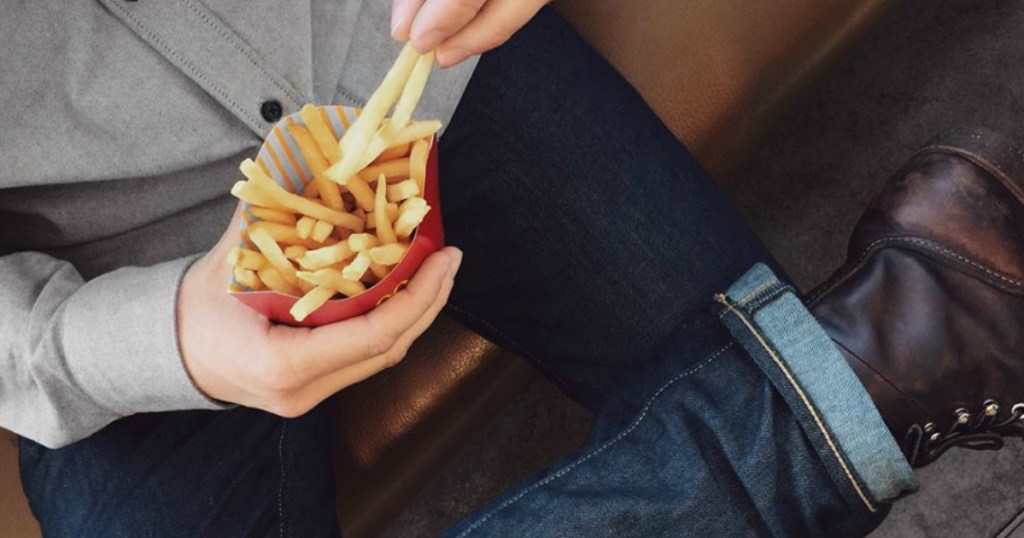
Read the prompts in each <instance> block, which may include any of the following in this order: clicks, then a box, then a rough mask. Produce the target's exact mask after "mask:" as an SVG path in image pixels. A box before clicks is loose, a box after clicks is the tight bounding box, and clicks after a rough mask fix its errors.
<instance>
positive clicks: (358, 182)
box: [345, 175, 373, 211]
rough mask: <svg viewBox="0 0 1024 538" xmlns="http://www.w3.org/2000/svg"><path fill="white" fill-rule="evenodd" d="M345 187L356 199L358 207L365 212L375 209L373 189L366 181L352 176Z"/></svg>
mask: <svg viewBox="0 0 1024 538" xmlns="http://www.w3.org/2000/svg"><path fill="white" fill-rule="evenodd" d="M345 186H346V187H348V190H349V192H351V193H352V196H353V197H354V198H355V202H356V206H358V207H359V208H360V209H362V210H363V211H370V210H372V209H373V189H371V188H370V184H369V183H367V181H366V180H365V179H363V178H362V177H360V176H358V175H355V176H352V177H350V178H348V182H346V183H345Z"/></svg>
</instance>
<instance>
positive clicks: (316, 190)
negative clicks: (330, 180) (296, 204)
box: [302, 181, 320, 200]
mask: <svg viewBox="0 0 1024 538" xmlns="http://www.w3.org/2000/svg"><path fill="white" fill-rule="evenodd" d="M302 196H303V198H309V199H312V200H316V199H317V198H320V187H319V186H318V185H317V184H316V181H310V182H308V183H306V185H305V186H304V187H302Z"/></svg>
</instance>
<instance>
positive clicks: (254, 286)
mask: <svg viewBox="0 0 1024 538" xmlns="http://www.w3.org/2000/svg"><path fill="white" fill-rule="evenodd" d="M234 274H235V282H238V283H239V284H240V285H242V286H245V287H246V288H249V289H251V290H259V289H260V288H262V287H263V283H262V282H260V279H259V277H257V276H256V272H255V271H253V270H251V269H245V268H242V267H238V266H236V267H235V270H234Z"/></svg>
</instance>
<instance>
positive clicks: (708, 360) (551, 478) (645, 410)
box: [456, 342, 733, 538]
mask: <svg viewBox="0 0 1024 538" xmlns="http://www.w3.org/2000/svg"><path fill="white" fill-rule="evenodd" d="M732 345H733V343H732V342H730V343H728V344H726V345H724V346H722V347H721V348H719V349H718V350H717V351H715V352H714V353H712V354H710V355H708V357H707V358H705V359H704V360H703V361H701V362H700V363H698V364H697V365H695V366H693V367H691V368H689V369H688V370H685V371H683V372H680V373H679V374H676V376H675V377H673V378H672V379H670V380H668V381H667V382H666V383H665V384H664V385H662V386H661V387H659V388H658V390H656V391H655V392H654V394H653V395H652V396H651V397H650V398H648V399H647V401H646V402H645V403H644V406H643V409H641V410H640V414H639V415H637V417H636V418H635V419H634V420H633V422H632V423H631V424H630V425H629V426H628V427H627V428H626V429H625V430H623V431H621V432H619V434H618V435H616V436H615V437H614V438H612V439H611V440H609V441H607V442H606V443H604V444H603V445H601V446H599V447H597V448H596V449H594V450H593V451H591V452H589V453H588V454H587V455H586V456H583V457H581V458H580V459H577V460H576V461H574V462H572V463H571V464H570V465H569V466H567V467H565V468H563V469H562V470H560V471H558V472H557V473H555V474H553V475H551V476H549V477H547V478H545V479H543V480H541V481H539V482H536V483H534V484H533V485H531V486H530V487H528V488H526V489H524V490H523V491H521V492H519V494H518V495H516V496H515V497H512V498H511V499H508V500H507V501H505V502H503V503H501V505H499V506H498V507H496V508H495V509H494V510H491V511H490V512H488V513H487V515H485V516H483V517H482V518H480V519H478V520H477V521H476V522H474V523H473V524H472V525H471V526H470V527H469V528H467V529H466V530H464V531H462V532H461V533H459V535H458V536H457V537H456V538H463V537H465V536H468V535H469V533H471V532H473V531H475V530H476V529H478V528H479V527H480V526H481V525H483V524H484V523H485V522H486V521H487V520H488V519H490V518H491V516H493V515H495V514H497V513H498V512H501V511H502V510H504V509H506V508H508V507H509V506H512V505H513V504H515V503H516V502H518V501H519V500H520V499H522V498H523V497H525V496H526V495H527V494H529V493H532V492H534V491H536V490H537V489H539V488H541V487H543V486H545V485H547V484H549V483H551V482H554V481H555V480H557V479H559V478H562V477H563V476H565V475H567V474H569V473H570V472H572V471H573V470H574V469H576V468H577V467H579V466H580V465H582V464H584V463H586V462H587V460H589V459H591V458H593V457H595V456H598V455H600V454H601V453H603V452H604V451H606V450H608V449H609V448H611V447H612V446H613V445H615V444H616V443H618V442H619V441H621V440H622V439H625V438H626V437H627V436H629V434H631V433H633V432H634V431H635V430H636V429H637V428H638V427H640V424H641V423H642V422H643V421H644V419H645V418H647V413H648V412H649V411H650V409H651V407H652V406H653V405H654V401H655V400H657V399H658V397H659V396H661V395H662V393H664V392H665V391H666V390H668V388H669V387H670V386H672V385H673V384H675V383H676V382H677V381H679V380H681V379H683V378H685V377H687V376H690V375H692V374H694V373H696V372H697V371H699V370H701V369H702V368H704V367H705V366H707V365H708V364H711V362H712V361H714V360H715V359H716V358H718V357H719V356H721V355H722V353H725V352H726V350H728V349H729V348H730V347H732Z"/></svg>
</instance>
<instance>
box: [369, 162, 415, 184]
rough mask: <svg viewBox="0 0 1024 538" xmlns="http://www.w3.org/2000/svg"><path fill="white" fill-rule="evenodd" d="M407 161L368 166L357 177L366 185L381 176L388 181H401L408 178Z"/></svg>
mask: <svg viewBox="0 0 1024 538" xmlns="http://www.w3.org/2000/svg"><path fill="white" fill-rule="evenodd" d="M409 162H410V161H409V159H395V160H393V161H388V162H385V163H380V164H375V165H373V166H368V167H366V168H365V169H363V170H362V171H361V172H359V177H361V178H363V180H365V181H366V182H367V183H373V182H374V181H377V178H378V177H380V175H381V174H384V177H386V178H387V179H389V180H396V179H397V180H402V179H407V178H408V177H409Z"/></svg>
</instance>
